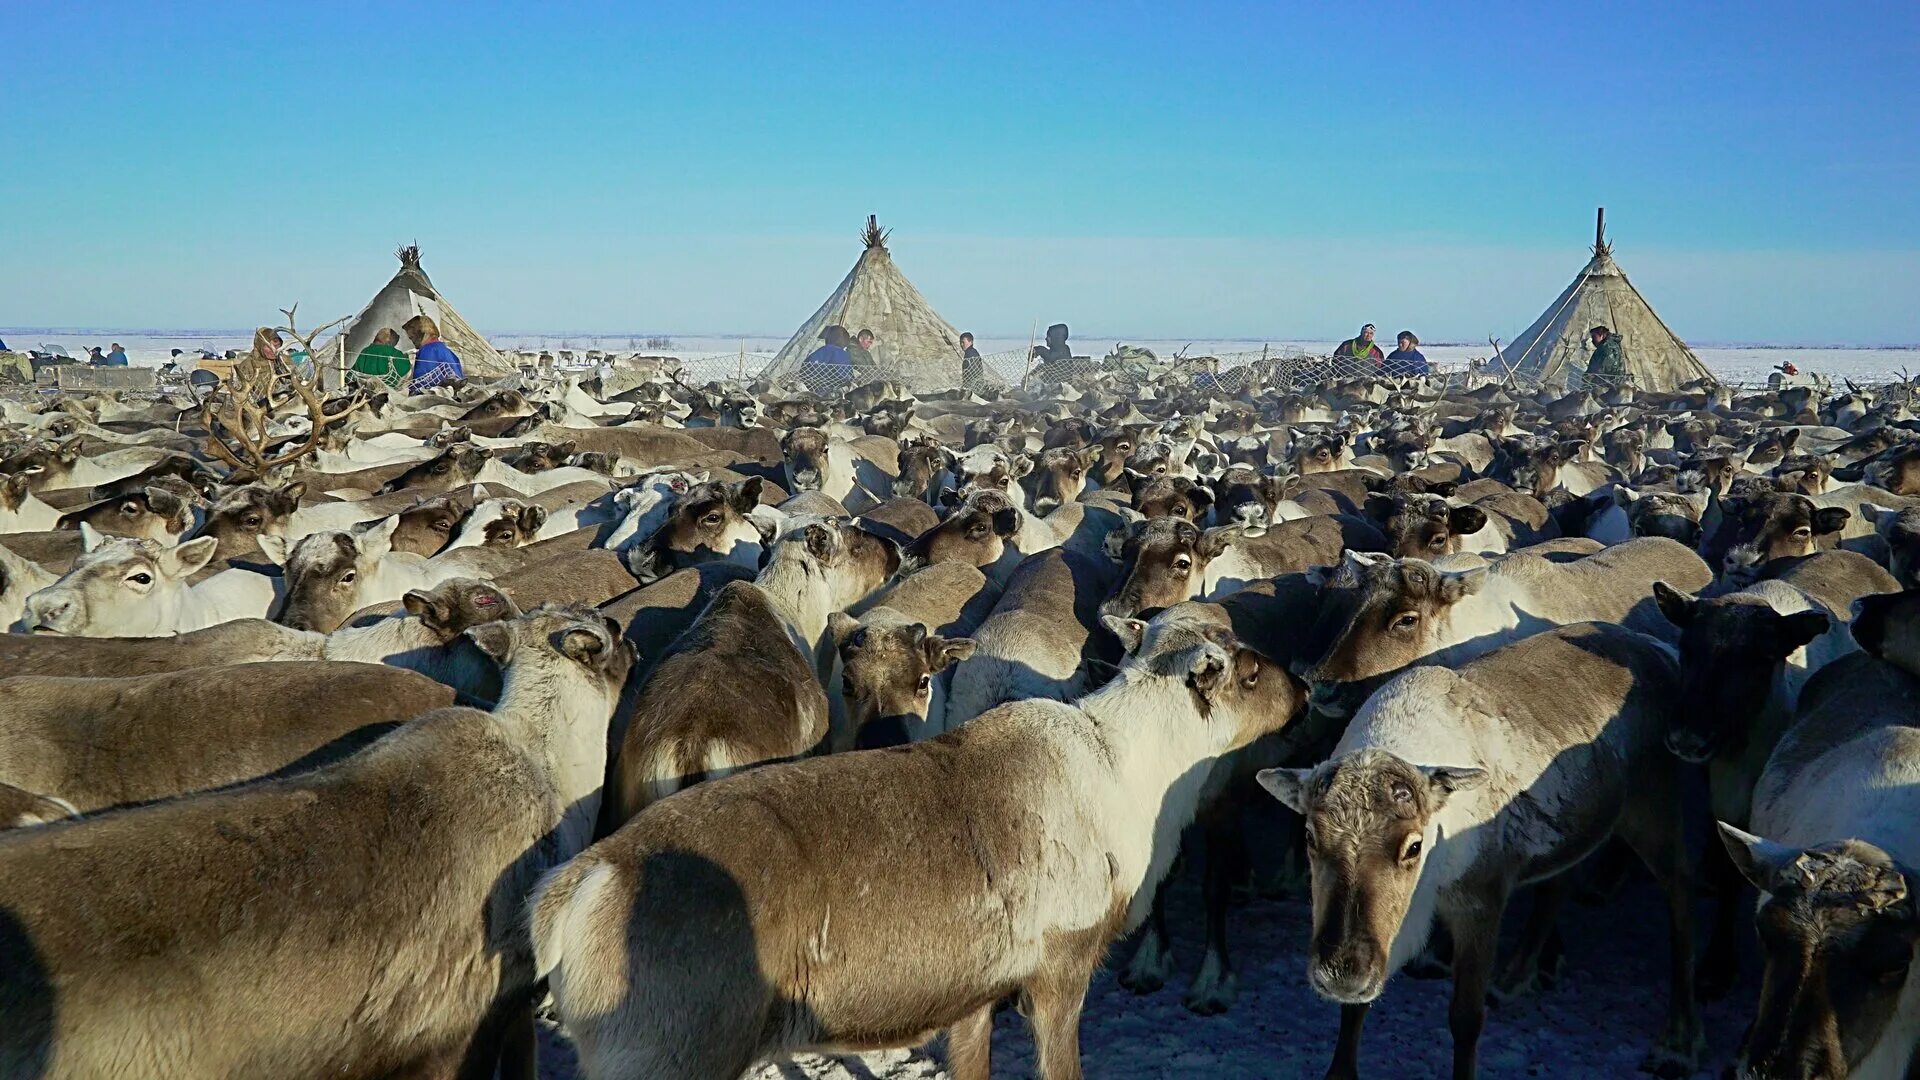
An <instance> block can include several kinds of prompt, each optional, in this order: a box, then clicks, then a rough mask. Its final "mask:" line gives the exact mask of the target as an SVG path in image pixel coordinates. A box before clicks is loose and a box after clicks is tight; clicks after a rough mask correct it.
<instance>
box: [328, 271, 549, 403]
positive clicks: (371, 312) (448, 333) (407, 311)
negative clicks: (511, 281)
mask: <svg viewBox="0 0 1920 1080" xmlns="http://www.w3.org/2000/svg"><path fill="white" fill-rule="evenodd" d="M394 254H395V255H398V256H399V258H400V271H399V272H398V273H396V274H394V275H393V280H391V281H389V282H387V285H386V288H384V289H381V290H380V291H379V292H377V293H375V294H374V296H373V299H372V300H370V301H368V302H367V306H366V307H364V308H362V309H361V310H360V314H358V315H355V316H354V317H353V318H351V319H348V320H347V322H346V324H345V325H343V326H342V327H341V328H340V332H339V333H338V334H335V335H334V336H333V340H331V341H329V342H327V343H326V344H325V345H322V346H320V349H319V352H318V353H317V354H316V355H315V357H314V362H315V368H314V370H316V371H319V372H322V373H323V377H324V378H325V379H327V380H328V381H329V382H332V381H335V380H338V379H339V378H341V374H340V373H341V372H343V371H345V370H346V369H347V368H349V367H352V366H353V359H354V357H356V356H359V355H360V350H361V349H364V348H366V347H367V346H368V345H370V344H372V343H373V335H374V334H376V333H378V332H380V330H381V329H383V328H391V329H393V330H395V331H400V327H401V325H402V324H404V323H405V322H406V321H407V320H408V319H411V318H413V317H414V316H415V315H425V316H427V317H429V318H431V319H432V320H433V322H434V325H436V326H438V327H439V328H440V339H441V340H442V341H445V342H446V343H447V345H448V346H449V347H450V348H452V349H453V351H454V353H455V354H456V355H457V356H459V357H460V366H461V367H462V368H463V369H465V371H466V373H467V375H468V376H469V377H478V378H483V379H489V378H498V377H499V376H502V375H511V374H513V371H514V366H513V364H512V363H510V362H509V361H508V360H507V359H506V358H505V357H503V356H501V355H500V353H499V352H498V351H496V350H495V349H494V347H493V346H492V345H489V344H487V339H486V338H483V337H481V336H480V333H479V331H477V330H475V329H474V328H473V326H472V325H471V324H469V323H468V322H467V320H465V319H463V318H461V317H460V313H459V312H457V311H455V310H453V305H452V304H449V303H448V302H447V300H446V297H444V296H441V295H440V293H439V292H438V291H436V290H435V289H434V287H433V282H431V281H429V280H427V272H426V271H425V270H423V269H421V268H420V248H419V245H417V244H408V245H407V246H406V247H403V248H401V249H400V250H399V251H397V252H395V253H394ZM408 344H409V343H408V341H407V339H406V335H405V333H404V332H401V337H400V347H401V348H403V349H404V348H407V347H408Z"/></svg>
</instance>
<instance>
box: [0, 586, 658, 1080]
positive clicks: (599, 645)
mask: <svg viewBox="0 0 1920 1080" xmlns="http://www.w3.org/2000/svg"><path fill="white" fill-rule="evenodd" d="M469 633H470V635H471V636H472V638H473V640H474V642H475V644H476V645H478V646H479V647H480V648H481V649H482V650H484V651H485V652H486V653H487V654H488V655H490V656H492V657H493V658H494V659H495V660H496V662H498V663H499V664H501V665H502V666H503V669H504V676H503V678H504V689H503V692H502V695H501V700H500V703H499V705H498V706H497V707H496V708H495V709H494V710H493V711H492V712H491V713H485V712H479V711H476V710H472V709H460V708H451V709H438V710H435V711H433V712H429V713H427V714H425V715H424V716H421V717H419V718H417V719H415V720H412V721H410V722H409V723H407V724H405V725H403V726H401V727H400V728H399V729H398V730H396V731H394V732H392V733H391V734H389V735H387V736H386V737H385V738H383V739H381V740H380V741H378V742H377V743H375V744H373V745H372V746H369V747H368V748H366V749H365V750H363V751H361V752H360V753H357V754H355V755H353V756H351V757H349V758H346V759H345V760H342V761H339V762H336V763H334V764H332V765H329V766H326V767H324V768H321V769H319V770H317V771H314V772H311V773H305V774H302V775H300V776H295V777H291V778H288V779H283V780H272V781H265V782H262V783H257V784H251V785H247V786H244V787H240V788H236V789H231V790H227V791H216V792H208V793H204V794H199V795H191V796H187V797H184V798H179V799H172V800H168V801H165V802H160V803H155V804H152V805H148V806H142V807H136V808H132V809H127V810H123V811H118V812H115V813H112V814H106V815H102V816H101V817H98V818H93V819H86V820H81V821H76V822H67V823H62V824H55V825H50V826H43V827H41V828H36V829H32V830H27V831H25V832H20V833H15V834H13V835H12V836H9V837H8V839H7V842H6V843H5V844H0V907H3V908H4V909H5V910H6V911H7V913H8V916H9V924H10V926H11V927H12V930H11V931H10V932H9V933H7V934H5V935H0V1002H5V1003H7V1004H6V1014H7V1018H8V1022H7V1023H5V1024H0V1065H5V1066H6V1068H5V1071H7V1072H16V1073H17V1072H20V1071H21V1070H22V1069H23V1068H24V1069H27V1070H28V1071H31V1072H32V1073H33V1074H34V1075H36V1076H38V1077H40V1078H42V1080H82V1078H87V1080H92V1078H98V1077H117V1076H134V1075H138V1076H143V1077H153V1078H156V1080H186V1078H196V1077H206V1076H239V1075H248V1076H394V1075H408V1076H426V1075H433V1076H450V1075H454V1074H455V1073H456V1072H458V1073H460V1074H463V1075H473V1076H480V1075H487V1076H491V1075H492V1074H493V1061H494V1059H495V1058H496V1057H497V1056H499V1054H500V1052H501V1048H502V1046H503V1045H505V1046H507V1047H509V1048H511V1049H513V1050H514V1051H515V1052H516V1053H515V1056H514V1058H513V1060H510V1061H509V1065H510V1066H511V1067H512V1069H518V1070H519V1071H518V1072H517V1073H515V1075H522V1076H531V1075H532V1074H533V1061H532V1052H533V1038H534V1036H533V1031H532V1006H533V1003H534V997H533V995H534V987H535V982H536V980H535V976H534V974H533V969H532V965H531V963H530V960H531V950H530V948H529V941H528V939H527V936H526V923H525V921H524V919H522V918H521V917H520V909H521V905H522V903H523V898H524V897H525V896H526V894H527V890H528V889H529V888H530V887H531V886H532V885H533V883H534V882H535V880H537V878H538V876H539V875H540V874H542V873H543V872H545V871H546V870H548V869H551V868H552V867H553V866H555V865H556V864H558V863H559V862H561V861H563V860H565V859H567V858H569V857H571V856H572V855H573V854H574V853H576V852H578V851H579V850H581V849H582V848H584V847H585V846H586V843H587V841H588V839H589V838H590V832H591V826H592V821H593V817H594V813H595V811H596V809H597V803H598V800H599V790H600V784H601V781H602V779H603V768H604V763H605V750H606V724H607V719H608V717H609V715H610V714H611V712H612V709H613V703H614V700H615V698H616V697H617V696H618V694H619V688H620V683H621V680H622V679H624V678H625V676H626V673H627V668H628V665H629V664H630V662H631V660H632V654H631V653H630V652H629V651H628V649H627V648H626V647H625V646H624V645H623V644H622V643H621V637H620V630H619V627H617V626H611V625H609V624H608V623H607V622H605V621H604V620H603V619H602V618H601V617H600V616H599V614H598V613H597V612H594V611H593V610H592V609H584V610H574V609H564V608H560V609H541V610H538V611H535V612H532V613H530V614H528V615H526V616H523V617H521V618H519V619H515V620H512V621H508V622H494V623H487V624H484V625H482V626H477V627H474V628H473V630H471V631H470V632H469ZM79 897H84V898H85V900H84V903H76V902H75V898H79ZM103 927H104V928H112V930H113V932H111V933H102V928H103ZM133 970H138V971H141V972H143V973H144V974H143V975H142V977H141V978H139V979H129V978H127V973H128V972H129V971H133ZM243 984H244V985H245V986H247V987H248V988H249V992H248V993H246V994H241V995H234V994H233V993H231V988H232V987H234V986H236V985H243ZM55 988H57V991H58V992H57V1000H56V991H55ZM512 1069H510V1072H511V1071H512Z"/></svg>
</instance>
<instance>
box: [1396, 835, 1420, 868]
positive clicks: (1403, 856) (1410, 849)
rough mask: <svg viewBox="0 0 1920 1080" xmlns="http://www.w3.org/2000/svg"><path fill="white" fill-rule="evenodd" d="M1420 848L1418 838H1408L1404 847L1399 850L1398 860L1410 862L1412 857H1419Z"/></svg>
mask: <svg viewBox="0 0 1920 1080" xmlns="http://www.w3.org/2000/svg"><path fill="white" fill-rule="evenodd" d="M1420 849H1421V843H1420V838H1419V837H1417V836H1416V837H1414V838H1413V839H1412V840H1409V841H1408V842H1407V846H1406V848H1405V849H1404V850H1402V851H1401V852H1400V860H1401V861H1402V862H1411V861H1413V860H1414V859H1417V858H1419V857H1420Z"/></svg>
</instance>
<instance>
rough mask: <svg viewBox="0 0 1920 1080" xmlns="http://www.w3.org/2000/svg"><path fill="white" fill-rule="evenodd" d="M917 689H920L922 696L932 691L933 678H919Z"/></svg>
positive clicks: (924, 676)
mask: <svg viewBox="0 0 1920 1080" xmlns="http://www.w3.org/2000/svg"><path fill="white" fill-rule="evenodd" d="M919 688H920V692H921V693H923V694H924V693H926V692H927V691H929V690H931V689H933V676H931V675H922V676H920V683H919Z"/></svg>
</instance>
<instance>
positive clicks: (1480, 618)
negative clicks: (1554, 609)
mask: <svg viewBox="0 0 1920 1080" xmlns="http://www.w3.org/2000/svg"><path fill="white" fill-rule="evenodd" d="M1544 607H1545V605H1543V604H1541V603H1540V598H1538V597H1536V596H1535V595H1534V594H1533V591H1532V590H1531V589H1529V588H1527V587H1526V585H1524V584H1522V583H1520V582H1518V581H1514V580H1513V579H1511V578H1507V577H1504V576H1502V575H1501V574H1499V573H1497V572H1490V573H1488V574H1487V576H1486V579H1485V580H1484V581H1483V582H1482V584H1481V586H1480V591H1479V592H1476V593H1473V594H1471V595H1469V596H1464V597H1462V598H1461V599H1460V600H1459V601H1457V602H1456V603H1454V604H1453V605H1452V606H1450V607H1448V608H1447V610H1446V612H1445V613H1444V614H1443V615H1441V617H1440V624H1441V625H1440V634H1439V639H1438V640H1437V641H1436V642H1435V648H1434V649H1433V651H1432V652H1431V653H1429V654H1428V655H1427V656H1426V657H1424V658H1423V659H1422V660H1421V661H1420V662H1421V663H1427V664H1446V665H1456V664H1460V663H1463V662H1465V661H1467V660H1471V659H1473V658H1474V657H1476V656H1482V655H1485V654H1486V653H1490V652H1492V651H1493V650H1495V649H1497V648H1499V647H1500V646H1502V645H1505V644H1507V643H1508V642H1511V641H1513V640H1515V639H1516V638H1519V637H1522V636H1524V635H1525V634H1527V633H1533V632H1535V631H1538V630H1544V629H1546V628H1547V627H1550V626H1554V625H1557V621H1556V620H1554V619H1552V618H1550V617H1548V616H1547V615H1546V614H1545V613H1544V610H1543V609H1544Z"/></svg>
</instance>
